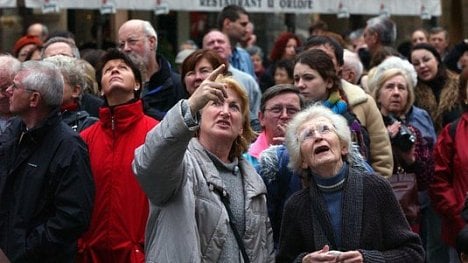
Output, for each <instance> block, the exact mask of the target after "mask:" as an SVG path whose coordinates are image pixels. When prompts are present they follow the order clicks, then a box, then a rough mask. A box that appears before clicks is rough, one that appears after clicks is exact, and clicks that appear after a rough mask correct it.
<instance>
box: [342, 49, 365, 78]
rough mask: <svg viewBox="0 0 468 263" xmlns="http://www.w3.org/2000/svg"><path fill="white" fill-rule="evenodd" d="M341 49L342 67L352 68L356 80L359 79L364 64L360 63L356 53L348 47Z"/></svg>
mask: <svg viewBox="0 0 468 263" xmlns="http://www.w3.org/2000/svg"><path fill="white" fill-rule="evenodd" d="M343 51H344V53H343V62H344V63H343V67H349V68H350V69H352V70H353V72H354V73H355V74H356V80H359V78H360V77H361V75H362V72H363V71H364V66H363V65H362V62H361V60H360V59H359V56H358V54H356V53H354V52H352V51H350V50H348V49H344V50H343Z"/></svg>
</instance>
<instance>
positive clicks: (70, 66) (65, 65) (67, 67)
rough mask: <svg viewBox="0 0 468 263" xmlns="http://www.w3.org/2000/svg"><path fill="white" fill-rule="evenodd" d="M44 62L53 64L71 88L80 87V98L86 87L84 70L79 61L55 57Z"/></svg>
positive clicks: (60, 56)
mask: <svg viewBox="0 0 468 263" xmlns="http://www.w3.org/2000/svg"><path fill="white" fill-rule="evenodd" d="M44 61H48V62H51V63H53V64H54V65H55V66H57V68H59V69H60V72H61V73H62V76H63V80H64V81H65V82H67V81H68V83H69V84H70V85H71V86H80V88H81V89H80V98H81V94H82V93H83V90H84V89H85V87H86V79H85V72H84V68H83V67H81V66H80V64H79V62H78V59H76V58H71V57H67V56H62V55H58V56H53V57H49V58H45V59H44Z"/></svg>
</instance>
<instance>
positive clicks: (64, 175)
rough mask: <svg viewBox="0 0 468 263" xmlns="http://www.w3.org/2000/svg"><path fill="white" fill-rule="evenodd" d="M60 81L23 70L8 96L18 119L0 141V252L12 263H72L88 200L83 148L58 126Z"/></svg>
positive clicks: (47, 71)
mask: <svg viewBox="0 0 468 263" xmlns="http://www.w3.org/2000/svg"><path fill="white" fill-rule="evenodd" d="M63 85H64V82H63V77H62V75H61V73H60V71H59V70H58V69H57V68H56V67H55V66H54V65H53V64H51V63H50V62H43V61H41V62H39V61H28V62H25V63H23V64H22V66H21V68H20V70H19V72H18V73H17V74H16V76H15V78H14V79H13V84H12V85H11V86H10V87H9V88H8V89H7V91H6V92H7V94H8V96H9V98H10V111H11V112H12V113H13V114H15V115H16V116H17V117H16V118H15V119H14V120H12V122H11V125H10V126H9V127H8V129H7V131H6V132H5V133H4V134H3V135H2V136H1V137H0V249H1V250H3V252H4V253H5V254H6V256H7V257H8V258H9V260H10V261H12V262H73V261H74V259H75V256H76V250H77V240H78V238H79V237H80V235H81V234H82V233H83V232H84V231H85V230H86V229H87V227H88V224H89V221H90V217H91V211H92V204H93V200H94V183H93V180H92V175H91V170H90V165H89V157H88V151H87V148H86V145H85V144H84V142H83V141H82V140H81V138H80V137H79V135H78V134H77V133H75V132H74V131H73V130H72V129H71V128H70V127H68V126H67V125H66V124H65V123H63V122H62V120H61V117H60V111H59V108H60V104H61V102H62V97H63Z"/></svg>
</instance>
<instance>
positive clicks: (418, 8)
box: [0, 0, 441, 18]
mask: <svg viewBox="0 0 468 263" xmlns="http://www.w3.org/2000/svg"><path fill="white" fill-rule="evenodd" d="M0 1H1V2H5V1H6V2H10V0H0ZM43 1H44V0H25V4H26V7H29V8H41V5H42V3H43ZM14 2H16V1H14ZM57 2H58V4H59V8H74V9H101V8H102V7H103V5H102V0H81V1H77V0H57ZM108 2H109V1H108ZM112 2H114V3H115V8H116V9H120V10H152V11H155V12H156V11H158V10H171V11H187V12H192V11H200V12H219V11H220V10H221V9H223V8H224V7H225V6H227V5H231V4H236V5H240V6H242V7H244V8H245V9H246V10H247V11H248V12H249V13H296V14H310V13H320V14H337V15H339V16H341V17H343V18H345V17H348V16H349V15H350V14H362V15H387V16H394V15H410V16H424V17H431V16H440V15H441V5H440V0H190V1H188V0H170V1H169V0H166V1H158V0H156V2H161V4H159V5H158V4H157V3H156V4H155V0H131V1H129V0H112ZM155 8H156V9H155Z"/></svg>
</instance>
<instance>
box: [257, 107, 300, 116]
mask: <svg viewBox="0 0 468 263" xmlns="http://www.w3.org/2000/svg"><path fill="white" fill-rule="evenodd" d="M265 110H266V111H269V112H271V114H273V115H274V116H279V115H281V114H282V113H283V112H284V110H286V114H288V115H294V114H296V113H298V112H299V111H300V110H299V109H297V108H294V107H287V106H283V105H277V106H273V107H271V108H269V109H265Z"/></svg>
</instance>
